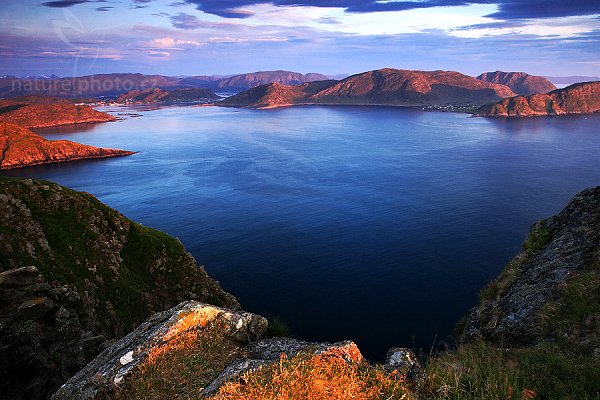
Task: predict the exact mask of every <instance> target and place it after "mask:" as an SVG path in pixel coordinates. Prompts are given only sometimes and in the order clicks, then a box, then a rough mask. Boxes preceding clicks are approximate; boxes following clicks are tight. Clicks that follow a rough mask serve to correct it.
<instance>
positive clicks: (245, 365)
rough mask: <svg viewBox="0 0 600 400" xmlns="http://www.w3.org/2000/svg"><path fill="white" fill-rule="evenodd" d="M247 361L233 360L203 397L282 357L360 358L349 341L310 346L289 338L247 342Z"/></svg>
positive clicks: (356, 360) (245, 359)
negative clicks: (307, 355) (300, 355)
mask: <svg viewBox="0 0 600 400" xmlns="http://www.w3.org/2000/svg"><path fill="white" fill-rule="evenodd" d="M243 351H244V353H245V354H247V358H243V359H237V360H235V361H234V362H232V363H231V364H229V365H228V366H227V367H226V368H225V369H224V370H223V371H222V372H221V373H220V374H219V376H217V377H216V378H215V379H214V380H213V381H212V382H211V383H210V384H209V385H208V386H206V387H205V388H204V390H203V391H202V395H203V396H204V397H210V396H213V395H215V394H216V393H217V392H218V391H219V389H220V388H221V387H222V386H223V385H225V384H226V383H227V382H231V381H235V380H239V379H240V378H241V377H242V376H243V375H244V374H248V373H252V372H254V371H258V370H259V369H261V368H264V367H267V366H269V365H272V364H275V363H277V362H279V361H280V359H281V357H282V355H285V357H287V358H293V357H296V356H297V355H299V354H305V355H306V354H309V355H314V356H317V355H325V356H329V357H339V358H341V359H343V360H344V361H346V362H350V363H360V362H362V361H364V358H363V356H362V354H361V352H360V350H359V349H358V347H357V346H356V344H355V343H354V342H352V341H345V342H339V343H311V342H306V341H303V340H297V339H290V338H269V339H263V340H260V341H258V342H255V343H251V344H249V345H248V346H246V347H245V348H244V349H243Z"/></svg>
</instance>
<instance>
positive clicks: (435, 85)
mask: <svg viewBox="0 0 600 400" xmlns="http://www.w3.org/2000/svg"><path fill="white" fill-rule="evenodd" d="M513 96H516V94H515V93H514V92H513V91H512V90H511V89H510V88H509V87H508V86H506V85H502V84H496V83H489V82H485V81H483V80H480V79H476V78H473V77H470V76H467V75H464V74H461V73H459V72H453V71H410V70H398V69H392V68H385V69H380V70H375V71H369V72H365V73H362V74H357V75H353V76H350V77H348V78H346V79H343V80H341V81H334V80H328V81H319V82H312V83H305V84H302V85H296V86H288V85H281V84H278V83H271V84H269V85H264V86H259V87H256V88H253V89H249V90H248V91H245V92H242V93H239V94H237V95H236V96H232V97H229V98H227V99H225V100H224V101H223V102H221V103H220V104H221V105H225V106H234V107H253V108H272V107H281V106H288V105H294V104H348V105H395V106H431V105H442V104H455V105H483V104H487V103H492V102H496V101H498V100H500V99H502V98H505V97H513Z"/></svg>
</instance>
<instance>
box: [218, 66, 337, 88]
mask: <svg viewBox="0 0 600 400" xmlns="http://www.w3.org/2000/svg"><path fill="white" fill-rule="evenodd" d="M321 80H329V78H327V77H326V76H325V75H321V74H315V73H312V74H306V75H304V74H301V73H298V72H291V71H260V72H253V73H248V74H240V75H235V76H232V77H229V78H223V79H220V80H219V81H217V83H216V85H215V89H218V90H229V91H242V90H247V89H250V88H253V87H256V86H260V85H265V84H269V83H280V84H282V85H300V84H303V83H307V82H313V81H321Z"/></svg>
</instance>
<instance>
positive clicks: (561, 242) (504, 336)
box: [463, 187, 600, 361]
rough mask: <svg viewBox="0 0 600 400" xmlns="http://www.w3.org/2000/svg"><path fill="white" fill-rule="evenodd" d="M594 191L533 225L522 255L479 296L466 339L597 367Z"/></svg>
mask: <svg viewBox="0 0 600 400" xmlns="http://www.w3.org/2000/svg"><path fill="white" fill-rule="evenodd" d="M599 256H600V187H597V188H594V189H588V190H584V191H583V192H581V193H579V194H578V195H577V196H575V197H574V198H573V199H572V200H571V201H570V202H569V204H567V206H566V207H565V208H564V209H563V210H562V211H561V212H560V213H559V214H558V215H556V216H553V217H550V218H548V219H546V220H543V221H540V222H538V223H536V224H535V225H533V227H532V228H531V232H530V233H529V236H528V238H527V240H526V241H525V243H524V246H523V251H522V252H521V253H520V254H519V255H517V256H516V257H515V258H514V259H513V260H512V261H511V262H510V264H509V265H508V266H507V267H506V269H505V270H504V271H503V272H502V274H501V275H500V276H499V277H498V278H497V279H496V280H495V281H494V282H493V283H492V284H490V285H489V286H488V287H487V288H485V289H484V290H483V291H482V294H481V303H480V305H479V306H477V307H476V308H475V309H473V310H472V311H471V313H470V314H469V316H468V318H467V323H466V326H465V328H464V332H463V338H464V340H467V341H473V340H485V341H487V342H490V343H494V344H496V345H501V346H513V347H514V346H519V347H523V346H535V345H539V344H541V343H550V342H552V343H559V344H565V345H566V346H565V347H566V348H568V349H570V350H571V351H573V352H580V351H583V352H585V353H587V354H594V356H595V357H597V359H598V360H599V361H600V297H599V295H600V257H599Z"/></svg>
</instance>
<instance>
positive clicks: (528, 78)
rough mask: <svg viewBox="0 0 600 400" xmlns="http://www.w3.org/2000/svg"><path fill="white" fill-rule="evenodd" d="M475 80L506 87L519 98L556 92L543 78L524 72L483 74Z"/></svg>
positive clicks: (552, 85)
mask: <svg viewBox="0 0 600 400" xmlns="http://www.w3.org/2000/svg"><path fill="white" fill-rule="evenodd" d="M477 79H479V80H481V81H484V82H489V83H498V84H500V85H506V86H508V87H509V88H510V89H511V90H512V91H513V92H515V93H516V94H518V95H521V96H527V95H530V94H534V93H548V92H551V91H552V90H556V86H554V84H553V83H552V82H550V81H549V80H548V79H546V78H544V77H543V76H535V75H529V74H526V73H525V72H502V71H495V72H484V73H483V74H481V75H479V76H478V77H477Z"/></svg>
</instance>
